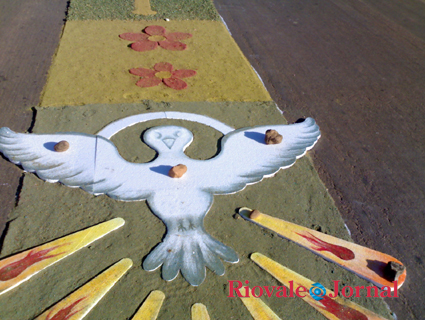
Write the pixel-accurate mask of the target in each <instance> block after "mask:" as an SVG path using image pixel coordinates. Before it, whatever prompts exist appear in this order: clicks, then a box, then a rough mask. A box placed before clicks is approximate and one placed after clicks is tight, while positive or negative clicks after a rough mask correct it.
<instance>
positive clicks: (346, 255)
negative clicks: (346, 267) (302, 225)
mask: <svg viewBox="0 0 425 320" xmlns="http://www.w3.org/2000/svg"><path fill="white" fill-rule="evenodd" d="M296 234H297V235H299V236H301V237H303V238H304V239H307V240H308V241H309V242H310V243H312V244H314V245H315V246H317V247H315V248H312V249H313V250H316V251H329V252H330V253H332V254H334V255H336V256H337V257H338V258H340V259H342V260H353V259H354V258H355V254H354V252H353V251H351V250H350V249H348V248H345V247H342V246H338V245H336V244H332V243H328V242H325V241H323V240H320V239H319V238H317V237H315V236H313V235H312V234H311V233H308V232H307V235H306V234H301V233H296Z"/></svg>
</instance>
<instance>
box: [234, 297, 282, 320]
mask: <svg viewBox="0 0 425 320" xmlns="http://www.w3.org/2000/svg"><path fill="white" fill-rule="evenodd" d="M249 292H251V289H250V290H249ZM240 298H241V300H242V302H243V303H244V305H245V307H246V308H247V309H248V311H249V312H250V313H251V315H252V317H253V318H254V319H255V320H281V318H279V317H278V316H277V315H276V313H274V312H273V310H272V309H270V307H269V306H268V305H266V304H265V303H264V302H263V300H261V299H260V298H255V297H248V298H243V297H240Z"/></svg>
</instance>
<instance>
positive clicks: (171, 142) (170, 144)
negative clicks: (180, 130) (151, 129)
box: [162, 138, 176, 149]
mask: <svg viewBox="0 0 425 320" xmlns="http://www.w3.org/2000/svg"><path fill="white" fill-rule="evenodd" d="M175 141H176V139H173V138H165V139H162V142H164V144H165V145H166V146H167V147H168V149H171V148H172V147H173V145H174V142H175Z"/></svg>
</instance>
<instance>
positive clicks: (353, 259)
mask: <svg viewBox="0 0 425 320" xmlns="http://www.w3.org/2000/svg"><path fill="white" fill-rule="evenodd" d="M239 214H240V215H241V216H242V217H244V218H245V219H247V220H249V221H252V222H254V223H256V224H258V225H260V226H262V227H264V228H267V229H269V230H272V231H275V232H277V233H278V234H279V235H280V236H282V237H284V238H286V239H288V240H291V241H294V242H295V243H297V244H299V245H301V246H303V247H305V248H307V249H309V250H311V251H313V252H314V253H316V254H318V255H320V256H322V257H324V258H325V259H326V260H328V261H332V262H334V263H337V264H339V265H340V266H342V267H344V268H345V269H348V270H350V271H352V272H354V273H356V274H357V275H359V276H360V277H362V278H364V279H366V280H368V281H371V282H373V283H374V284H375V285H376V286H378V287H380V288H382V287H384V286H386V287H389V288H391V289H392V288H393V287H394V283H393V282H392V281H390V280H391V279H390V280H388V279H387V276H386V275H385V269H384V268H371V267H370V261H376V262H378V264H379V265H383V266H386V265H387V264H388V263H389V262H396V263H398V264H400V265H402V264H401V262H400V261H399V260H397V259H396V258H394V257H392V256H390V255H388V254H385V253H382V252H379V251H375V250H372V249H369V248H366V247H363V246H360V245H358V244H355V243H353V242H348V241H345V240H342V239H338V238H336V237H333V236H331V235H327V234H324V233H323V232H319V231H316V230H311V229H308V228H305V227H303V226H299V225H297V224H294V223H290V222H287V221H284V220H281V219H278V218H275V217H271V216H269V215H267V214H264V213H260V212H259V211H256V215H255V217H253V216H252V215H250V214H251V209H249V208H241V209H240V210H239ZM405 280H406V269H405V270H404V271H403V273H402V274H401V275H400V276H399V277H398V280H397V287H398V288H399V287H401V285H402V284H403V283H404V281H405Z"/></svg>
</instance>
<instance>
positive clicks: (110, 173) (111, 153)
mask: <svg viewBox="0 0 425 320" xmlns="http://www.w3.org/2000/svg"><path fill="white" fill-rule="evenodd" d="M62 140H65V141H67V142H68V143H69V149H68V150H66V151H64V152H56V151H55V150H54V146H55V144H57V143H58V142H59V141H62ZM0 151H1V152H2V153H3V154H4V156H6V157H7V158H8V159H9V160H10V161H12V162H13V163H15V164H19V165H21V166H22V167H23V168H24V169H25V170H26V171H30V172H36V173H37V175H38V176H39V177H40V178H41V179H43V180H46V181H48V182H57V181H59V182H61V183H63V184H64V185H66V186H69V187H80V188H82V189H83V190H85V191H87V192H89V193H92V194H96V195H97V194H107V195H108V196H110V197H112V198H115V199H118V200H128V201H130V200H142V199H146V198H147V197H148V195H149V194H150V193H151V192H152V190H150V188H149V187H148V186H146V185H144V184H143V183H142V181H143V177H144V178H148V179H149V178H150V176H151V175H153V174H154V173H153V172H152V171H151V170H149V166H148V165H146V164H135V163H131V162H127V161H126V160H124V159H123V158H122V157H121V155H120V154H119V153H118V150H117V148H116V147H115V145H114V144H113V143H112V142H111V141H109V140H107V139H105V138H103V137H100V136H95V135H89V134H82V133H56V134H22V133H15V132H13V131H12V130H10V129H9V128H1V129H0ZM141 180H142V181H141Z"/></svg>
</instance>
